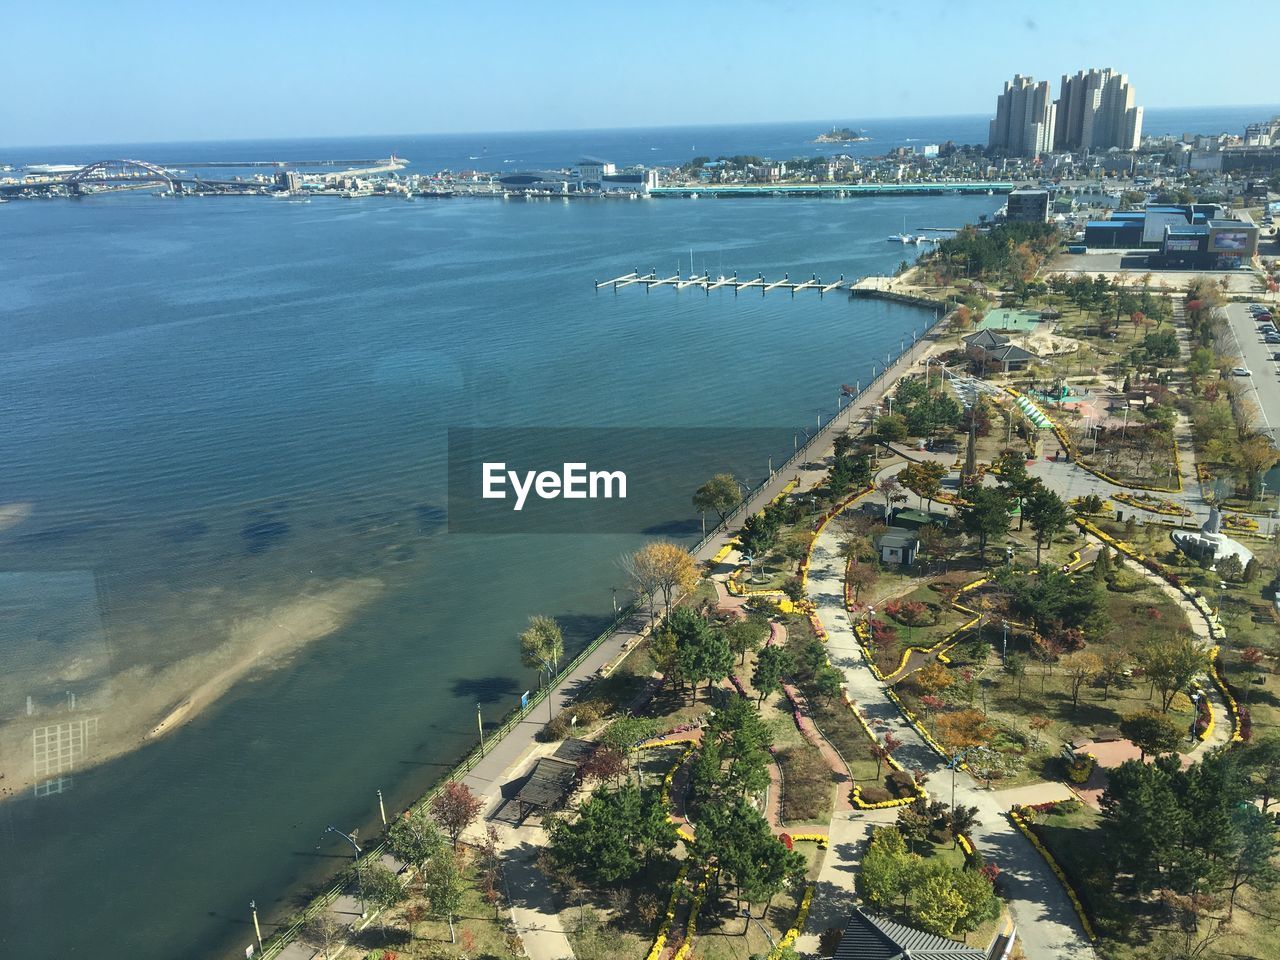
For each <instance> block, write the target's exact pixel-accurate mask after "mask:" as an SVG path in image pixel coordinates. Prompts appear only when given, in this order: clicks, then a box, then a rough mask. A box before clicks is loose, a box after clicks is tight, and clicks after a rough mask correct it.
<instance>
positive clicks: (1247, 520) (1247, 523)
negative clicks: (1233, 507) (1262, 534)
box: [1222, 513, 1258, 531]
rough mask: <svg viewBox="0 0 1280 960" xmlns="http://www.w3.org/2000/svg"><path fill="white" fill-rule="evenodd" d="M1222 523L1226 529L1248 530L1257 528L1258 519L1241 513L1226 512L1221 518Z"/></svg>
mask: <svg viewBox="0 0 1280 960" xmlns="http://www.w3.org/2000/svg"><path fill="white" fill-rule="evenodd" d="M1222 525H1223V526H1224V527H1226V528H1227V529H1228V530H1249V531H1254V530H1257V529H1258V521H1257V520H1255V519H1253V517H1246V516H1245V515H1244V514H1241V513H1228V514H1227V515H1226V516H1225V517H1223V518H1222Z"/></svg>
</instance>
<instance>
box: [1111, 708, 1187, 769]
mask: <svg viewBox="0 0 1280 960" xmlns="http://www.w3.org/2000/svg"><path fill="white" fill-rule="evenodd" d="M1120 732H1121V733H1122V734H1124V736H1125V739H1126V740H1128V741H1129V742H1130V743H1132V744H1133V745H1134V746H1135V747H1137V748H1138V752H1139V754H1140V756H1139V759H1140V760H1143V761H1145V760H1146V759H1147V754H1152V755H1153V756H1155V755H1158V754H1161V753H1168V752H1169V751H1171V750H1176V749H1178V744H1179V743H1180V742H1181V741H1182V731H1181V730H1180V729H1179V728H1178V725H1177V724H1175V723H1174V722H1173V721H1172V720H1170V719H1169V718H1168V717H1167V716H1165V715H1164V714H1163V713H1157V712H1156V711H1154V710H1146V711H1143V712H1142V713H1131V714H1129V715H1128V716H1126V717H1124V718H1122V719H1121V721H1120Z"/></svg>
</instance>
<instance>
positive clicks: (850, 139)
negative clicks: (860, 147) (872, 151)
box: [813, 127, 871, 143]
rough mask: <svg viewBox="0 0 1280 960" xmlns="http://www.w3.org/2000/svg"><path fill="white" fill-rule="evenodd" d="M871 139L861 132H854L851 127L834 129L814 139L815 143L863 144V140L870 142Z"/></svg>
mask: <svg viewBox="0 0 1280 960" xmlns="http://www.w3.org/2000/svg"><path fill="white" fill-rule="evenodd" d="M870 139H871V138H870V137H864V136H863V135H862V133H861V132H859V131H857V130H852V129H850V128H849V127H832V128H831V129H830V130H828V131H827V132H826V133H820V134H818V136H817V137H815V138H814V141H813V142H814V143H861V142H862V141H863V140H870Z"/></svg>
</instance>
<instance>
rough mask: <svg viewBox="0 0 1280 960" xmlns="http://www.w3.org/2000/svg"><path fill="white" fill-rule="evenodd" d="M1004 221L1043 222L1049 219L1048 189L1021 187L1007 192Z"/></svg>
mask: <svg viewBox="0 0 1280 960" xmlns="http://www.w3.org/2000/svg"><path fill="white" fill-rule="evenodd" d="M1006 203H1007V206H1006V208H1005V215H1004V219H1005V222H1006V223H1045V222H1047V221H1048V219H1049V191H1048V190H1032V189H1029V188H1026V187H1024V188H1022V189H1019V190H1013V191H1011V192H1010V193H1009V196H1008V199H1007V201H1006Z"/></svg>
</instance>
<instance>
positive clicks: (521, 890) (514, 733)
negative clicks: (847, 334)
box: [263, 304, 945, 960]
mask: <svg viewBox="0 0 1280 960" xmlns="http://www.w3.org/2000/svg"><path fill="white" fill-rule="evenodd" d="M939 306H941V304H939ZM944 322H945V319H944ZM940 328H941V325H940V324H935V325H934V326H933V327H931V328H930V330H932V331H936V330H938V329H940ZM932 346H933V337H932V336H931V335H930V333H928V332H927V333H926V335H925V336H922V337H920V338H919V339H918V340H917V341H916V342H915V343H913V344H912V345H911V346H910V347H908V348H907V349H906V350H905V351H904V352H903V353H902V354H900V355H899V356H898V358H897V359H896V360H894V361H893V362H891V363H890V364H889V365H888V367H887V368H884V369H882V370H881V371H880V373H879V374H878V375H877V376H876V378H875V379H874V380H873V381H872V382H871V383H870V384H869V385H867V387H865V388H864V389H862V391H861V392H860V393H859V394H858V395H857V396H856V397H853V398H850V400H849V402H848V403H847V404H845V405H844V406H843V407H842V408H841V409H840V411H839V412H838V413H837V414H835V415H834V416H833V417H832V418H831V419H830V420H828V421H827V422H826V423H824V424H823V425H822V427H821V429H819V430H818V431H817V432H816V433H815V434H814V435H813V437H812V438H810V439H809V440H808V441H807V442H806V443H805V445H804V446H802V447H800V448H799V450H797V451H796V452H795V454H794V455H793V456H792V457H791V458H790V459H789V460H788V461H786V462H785V463H784V464H783V465H782V466H780V467H779V468H778V469H776V470H775V471H774V472H773V473H772V474H771V475H770V476H769V478H768V479H767V480H765V481H764V482H763V483H762V484H760V485H759V486H758V487H756V488H755V489H754V490H753V491H751V493H750V494H749V495H748V496H747V498H746V499H745V500H744V501H743V503H742V504H741V505H740V506H739V507H738V508H737V509H736V510H734V511H733V512H732V513H731V514H729V515H728V516H727V517H726V518H725V520H724V521H723V522H722V523H721V524H719V525H718V526H717V527H716V528H715V529H713V530H712V531H710V532H709V533H708V535H707V536H706V537H705V538H704V539H703V540H702V541H701V542H700V543H699V544H697V545H696V546H695V547H694V548H692V551H691V552H692V553H693V555H694V558H695V559H696V560H697V561H699V562H702V563H705V562H708V561H710V560H711V559H712V558H713V557H714V556H715V555H716V554H717V553H719V552H720V550H721V549H722V548H724V547H725V546H726V545H728V544H729V543H730V542H731V541H733V540H735V539H736V536H737V530H738V528H739V527H740V526H741V525H742V521H743V520H744V519H745V518H746V517H747V516H750V515H751V514H752V513H755V512H756V511H759V510H761V509H763V508H764V506H765V505H766V504H768V503H769V502H770V501H771V500H773V499H774V498H776V497H777V496H779V495H780V494H781V493H782V492H783V490H784V489H785V488H786V487H787V485H788V484H790V483H791V482H792V481H794V480H798V481H799V483H798V484H797V487H796V488H797V489H810V488H812V487H813V486H815V485H818V484H819V483H821V481H822V480H823V478H824V477H825V476H826V473H827V465H826V464H825V463H823V460H824V459H825V458H826V457H828V456H830V454H831V452H832V445H833V443H834V438H835V436H836V434H838V433H839V432H841V431H843V430H846V429H849V428H851V427H853V426H854V425H856V424H858V423H859V422H860V421H862V420H864V419H865V418H866V417H867V416H868V415H869V414H871V413H872V412H873V411H874V410H875V409H876V408H877V407H878V406H879V404H880V403H881V401H882V400H883V398H884V395H885V394H886V393H887V392H888V391H889V390H890V389H891V388H892V387H893V386H894V384H896V382H897V381H898V379H899V378H900V377H901V376H902V375H903V374H905V373H906V372H907V371H908V370H909V369H910V368H911V367H912V366H913V365H914V364H916V363H918V362H919V361H921V360H922V359H923V358H924V357H925V355H926V354H927V353H928V352H929V351H930V349H931V347H932ZM642 607H643V604H636V605H634V606H633V607H632V608H631V609H632V610H633V611H634V612H631V613H629V614H625V615H624V616H623V617H622V619H621V620H620V621H619V623H618V625H617V628H616V629H615V630H613V631H612V632H611V633H609V634H608V635H607V636H606V637H605V639H604V640H603V641H601V642H598V643H596V644H594V645H593V646H592V647H590V648H588V650H589V652H587V653H586V654H585V655H581V656H580V657H579V658H575V661H574V662H572V663H571V665H570V667H569V668H567V669H566V671H565V673H564V674H563V675H562V676H560V677H559V678H557V680H556V681H555V683H554V684H553V685H552V687H551V691H550V693H549V696H550V698H551V705H550V714H549V713H548V706H547V704H546V702H545V701H543V700H542V699H536V700H534V701H533V702H532V703H531V704H530V706H529V707H527V708H526V709H525V710H524V711H522V712H521V713H520V714H519V715H517V716H516V717H513V718H512V719H511V720H509V721H508V722H507V723H506V724H504V725H503V727H504V729H503V733H502V735H501V736H496V737H494V738H493V739H492V740H491V739H489V738H488V737H486V741H485V745H484V751H483V755H482V756H475V755H473V756H472V758H471V759H470V760H468V761H464V764H463V765H462V766H460V767H459V768H456V770H455V773H454V775H453V776H452V778H453V779H457V780H461V781H462V782H464V783H465V784H466V785H467V786H468V787H470V788H471V789H472V790H473V791H474V792H475V793H476V794H477V795H478V796H480V797H481V798H482V800H483V802H484V806H483V816H482V819H483V820H485V821H488V820H490V818H493V817H494V815H495V814H496V813H498V812H499V811H500V810H501V807H502V801H503V797H502V790H503V787H504V785H505V784H508V783H510V782H511V781H512V780H513V779H515V778H516V777H517V776H518V775H520V774H521V773H522V772H523V771H524V768H525V767H526V766H527V765H528V763H529V762H530V761H531V760H532V759H533V758H534V757H535V756H537V755H538V754H539V753H540V752H542V753H545V752H549V750H550V749H551V748H552V747H553V746H554V745H548V744H543V743H540V742H539V741H538V739H537V735H538V733H539V731H540V730H541V729H542V727H543V726H544V725H545V723H546V721H547V717H548V716H549V715H554V714H555V713H558V712H560V711H561V710H563V709H565V708H566V707H568V706H570V705H571V704H572V703H573V700H574V698H575V697H576V696H577V695H578V693H579V692H581V691H582V690H583V689H584V688H585V687H586V686H588V685H589V684H590V682H591V681H592V679H593V678H595V677H596V676H598V675H599V674H600V673H601V672H602V671H607V670H608V669H611V668H612V666H615V665H616V664H617V663H618V662H619V661H620V660H621V659H622V658H623V657H624V656H625V655H626V653H627V652H629V651H630V650H631V649H633V648H634V646H635V644H636V643H637V642H638V641H639V640H640V639H642V638H643V636H644V635H645V633H646V630H647V625H648V618H647V616H646V615H645V614H644V613H643V612H641V608H642ZM389 813H390V812H389ZM504 819H505V818H504ZM484 826H485V824H483V823H481V824H478V825H477V826H476V827H475V828H473V831H474V832H475V835H476V836H478V835H479V832H481V831H483V829H484ZM500 836H501V839H502V846H503V848H504V850H505V851H506V852H507V855H508V859H509V861H510V867H509V868H508V870H507V882H508V892H509V895H510V899H511V916H512V920H513V922H514V924H515V926H516V928H517V931H518V932H519V934H520V936H521V937H522V939H523V940H524V943H525V951H526V954H527V955H528V956H529V957H530V958H532V960H563V958H566V957H572V956H573V953H572V949H571V948H570V946H569V942H568V939H567V937H566V936H565V934H564V931H563V928H562V927H561V925H560V920H559V916H558V915H557V913H555V912H554V911H555V907H554V904H553V903H552V897H551V896H550V895H549V891H548V890H547V886H546V884H545V883H543V882H540V881H539V878H538V877H537V876H536V874H534V873H533V871H532V869H531V864H529V862H528V861H529V860H530V859H531V858H532V857H533V856H534V855H535V854H536V849H537V846H538V844H539V841H540V840H541V831H540V830H538V829H537V828H535V827H532V826H526V827H521V828H519V829H513V828H511V827H510V825H508V824H504V825H502V826H501V827H500ZM351 904H352V901H351V898H350V897H348V896H345V895H339V896H333V897H331V898H330V900H329V902H327V903H324V904H323V905H320V904H317V906H318V908H319V909H323V910H326V911H328V912H330V913H332V914H333V915H334V916H335V917H337V918H338V919H339V920H341V921H343V922H344V923H346V924H350V923H352V921H353V919H358V918H357V917H353V915H352V907H351ZM368 922H370V919H369V918H366V919H365V920H363V921H359V922H358V923H357V926H358V927H359V926H363V925H366V924H367V923H368ZM296 936H297V929H294V930H293V933H292V934H291V935H288V936H286V938H285V941H284V942H281V943H279V945H275V944H273V945H271V946H269V947H268V948H267V950H266V951H265V952H264V953H263V957H264V958H266V960H271V958H273V957H285V958H287V960H310V958H311V956H313V954H312V952H311V951H309V950H307V949H306V948H304V947H303V946H302V944H301V943H299V942H298V941H297V940H296V939H295V938H296ZM290 941H292V944H291V945H288V946H286V944H288V943H289V942H290Z"/></svg>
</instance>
